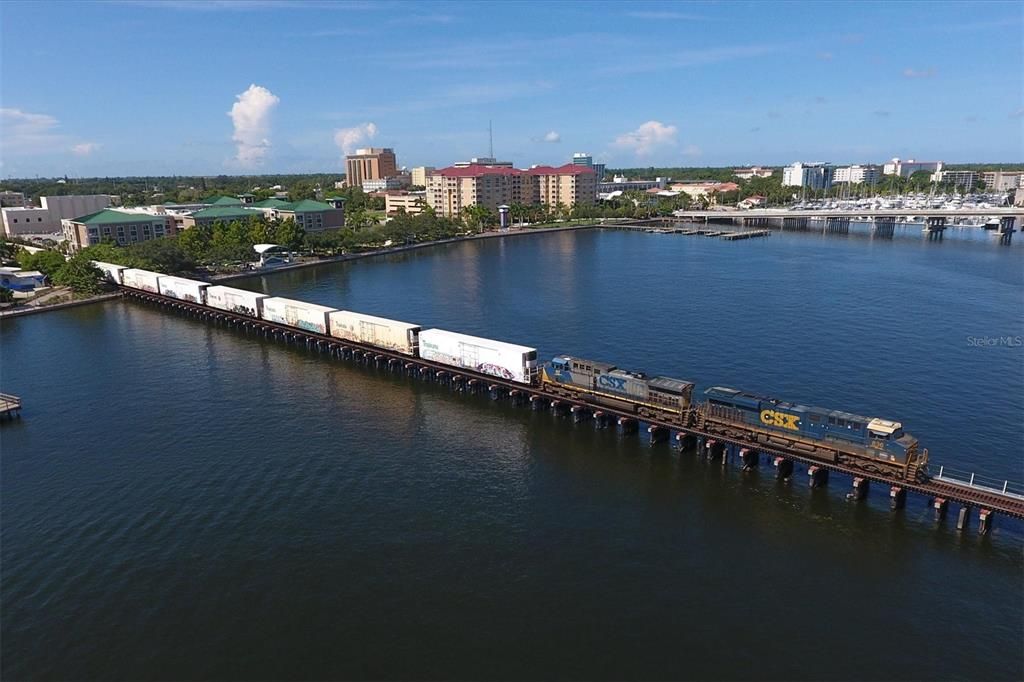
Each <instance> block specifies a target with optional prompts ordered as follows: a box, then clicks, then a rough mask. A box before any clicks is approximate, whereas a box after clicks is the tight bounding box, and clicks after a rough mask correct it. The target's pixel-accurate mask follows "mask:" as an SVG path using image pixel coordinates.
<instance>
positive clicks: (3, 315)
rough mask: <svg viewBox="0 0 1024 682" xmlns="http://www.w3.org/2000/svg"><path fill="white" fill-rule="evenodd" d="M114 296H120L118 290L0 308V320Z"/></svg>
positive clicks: (96, 301)
mask: <svg viewBox="0 0 1024 682" xmlns="http://www.w3.org/2000/svg"><path fill="white" fill-rule="evenodd" d="M115 298H121V292H120V291H111V292H109V293H106V294H97V295H95V296H90V297H88V298H81V299H78V300H77V301H64V302H62V303H54V304H52V305H41V306H25V307H24V308H14V309H12V310H0V320H6V319H7V318H9V317H24V316H25V315H35V314H36V313H45V312H48V311H50V310H63V309H64V308H74V307H76V306H80V305H88V304H89V303H102V302H103V301H112V300H114V299H115Z"/></svg>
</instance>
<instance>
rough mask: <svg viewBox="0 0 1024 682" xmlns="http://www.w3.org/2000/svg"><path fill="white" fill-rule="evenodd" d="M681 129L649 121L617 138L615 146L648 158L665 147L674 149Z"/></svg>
mask: <svg viewBox="0 0 1024 682" xmlns="http://www.w3.org/2000/svg"><path fill="white" fill-rule="evenodd" d="M678 133H679V129H678V128H676V127H675V126H673V125H665V124H664V123H662V122H661V121H647V122H646V123H643V124H641V125H640V127H639V128H637V129H636V130H633V131H630V132H628V133H623V134H622V135H619V136H618V137H616V138H615V146H616V147H621V148H623V149H629V150H631V151H632V152H633V153H634V154H636V155H637V156H648V155H649V154H651V153H652V152H655V151H657V150H659V149H661V148H663V147H674V146H675V144H676V135H677V134H678Z"/></svg>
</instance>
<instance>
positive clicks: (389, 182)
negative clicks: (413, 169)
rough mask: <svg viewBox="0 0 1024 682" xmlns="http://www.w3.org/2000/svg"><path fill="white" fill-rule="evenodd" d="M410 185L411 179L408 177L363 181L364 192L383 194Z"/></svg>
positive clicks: (398, 176) (397, 176) (400, 176)
mask: <svg viewBox="0 0 1024 682" xmlns="http://www.w3.org/2000/svg"><path fill="white" fill-rule="evenodd" d="M411 184H412V177H410V176H408V175H395V176H393V177H390V178H379V179H376V180H363V191H364V192H383V191H386V190H391V189H402V188H403V187H408V186H409V185H411Z"/></svg>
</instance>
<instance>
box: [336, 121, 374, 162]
mask: <svg viewBox="0 0 1024 682" xmlns="http://www.w3.org/2000/svg"><path fill="white" fill-rule="evenodd" d="M375 137H377V124H376V123H363V124H362V125H357V126H355V127H352V128H338V129H337V130H335V131H334V144H336V145H338V149H340V150H341V153H342V154H345V155H348V154H351V153H352V152H353V151H355V148H356V145H357V144H359V143H360V142H367V141H369V140H372V139H373V138H375Z"/></svg>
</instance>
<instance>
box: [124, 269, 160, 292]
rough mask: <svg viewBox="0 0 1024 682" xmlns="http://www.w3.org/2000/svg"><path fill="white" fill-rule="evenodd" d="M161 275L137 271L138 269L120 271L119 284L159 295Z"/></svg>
mask: <svg viewBox="0 0 1024 682" xmlns="http://www.w3.org/2000/svg"><path fill="white" fill-rule="evenodd" d="M164 276H165V275H163V274H162V273H159V272H150V271H149V270H139V269H138V268H126V269H124V270H122V271H121V283H122V284H124V285H125V286H126V287H131V288H132V289H141V290H143V291H149V292H151V293H154V294H159V293H160V278H161V277H164Z"/></svg>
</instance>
